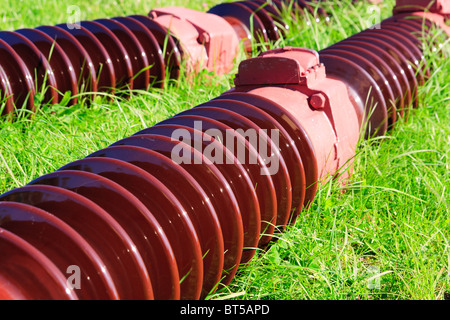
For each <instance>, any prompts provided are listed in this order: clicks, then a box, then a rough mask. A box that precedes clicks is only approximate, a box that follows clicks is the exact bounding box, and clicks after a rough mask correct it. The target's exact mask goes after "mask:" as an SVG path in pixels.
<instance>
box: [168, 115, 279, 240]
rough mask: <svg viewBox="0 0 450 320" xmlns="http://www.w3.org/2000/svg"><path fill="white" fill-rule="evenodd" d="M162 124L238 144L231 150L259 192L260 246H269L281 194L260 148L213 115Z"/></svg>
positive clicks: (228, 144) (181, 117)
mask: <svg viewBox="0 0 450 320" xmlns="http://www.w3.org/2000/svg"><path fill="white" fill-rule="evenodd" d="M159 124H160V125H162V124H177V125H184V126H189V127H191V128H194V129H197V130H199V131H204V132H205V133H207V134H209V135H211V134H213V133H215V134H217V135H219V134H220V139H217V140H220V142H221V143H222V144H223V145H224V146H225V147H227V146H228V147H230V146H234V147H235V148H236V150H239V151H238V153H239V154H236V153H235V152H234V150H230V151H231V152H232V153H233V154H234V155H235V157H236V159H237V160H238V162H239V163H240V164H241V165H242V166H243V167H244V168H245V169H246V171H247V172H248V174H249V176H250V178H251V180H252V186H253V188H254V189H255V191H256V193H257V196H258V201H259V207H260V214H261V219H260V221H261V228H260V233H261V236H260V239H259V241H258V246H259V247H265V246H266V245H267V243H269V241H270V240H271V238H272V234H273V232H274V230H275V222H276V215H277V196H276V190H275V185H274V182H273V180H272V177H271V176H270V172H269V170H268V168H267V166H266V164H265V162H264V160H263V159H262V157H261V156H260V155H259V153H258V151H257V149H256V148H255V147H254V146H253V145H252V144H251V143H250V142H248V141H247V140H246V139H244V137H243V136H241V135H240V134H238V133H236V132H235V131H234V129H233V128H232V127H230V126H228V125H227V124H224V123H222V122H220V121H217V120H215V119H212V118H210V117H205V116H201V115H176V116H174V117H172V118H169V119H167V120H165V121H162V122H160V123H159Z"/></svg>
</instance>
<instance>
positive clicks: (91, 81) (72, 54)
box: [36, 26, 98, 93]
mask: <svg viewBox="0 0 450 320" xmlns="http://www.w3.org/2000/svg"><path fill="white" fill-rule="evenodd" d="M36 29H37V30H39V31H42V32H44V33H45V34H47V35H48V36H49V37H51V38H52V39H54V40H55V42H56V43H57V44H59V45H60V46H61V48H62V50H63V51H64V52H65V53H66V54H67V56H68V57H69V59H70V62H71V63H72V66H73V68H74V71H75V75H76V79H77V85H78V91H79V92H80V93H86V92H92V93H93V92H97V91H98V85H97V72H96V70H95V68H94V63H93V61H92V59H91V56H90V55H89V53H88V52H87V51H86V49H85V48H84V47H83V45H82V44H81V43H80V42H79V41H78V40H77V39H76V38H75V37H74V36H73V35H71V34H70V33H69V32H67V31H66V30H63V29H61V28H58V27H55V26H40V27H37V28H36Z"/></svg>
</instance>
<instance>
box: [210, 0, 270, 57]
mask: <svg viewBox="0 0 450 320" xmlns="http://www.w3.org/2000/svg"><path fill="white" fill-rule="evenodd" d="M208 13H212V14H215V15H218V16H220V17H222V18H224V19H225V20H226V21H228V23H230V24H231V25H232V27H233V28H234V29H235V31H236V33H237V34H238V36H239V38H240V40H244V43H245V48H246V50H247V51H251V43H250V41H252V40H253V39H254V40H255V41H256V42H258V43H259V42H262V43H267V41H268V39H267V31H266V29H265V28H264V24H263V22H262V21H261V19H260V18H259V17H258V16H257V15H255V14H254V13H253V11H252V10H251V9H249V8H248V7H246V6H244V5H242V4H240V3H237V2H229V3H221V4H218V5H216V6H214V7H212V8H211V9H209V10H208Z"/></svg>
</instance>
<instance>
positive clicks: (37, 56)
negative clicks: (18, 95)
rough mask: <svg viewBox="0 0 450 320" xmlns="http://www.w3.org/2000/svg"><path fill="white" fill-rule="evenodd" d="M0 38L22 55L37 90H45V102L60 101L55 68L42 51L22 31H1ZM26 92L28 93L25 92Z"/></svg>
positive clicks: (53, 102)
mask: <svg viewBox="0 0 450 320" xmlns="http://www.w3.org/2000/svg"><path fill="white" fill-rule="evenodd" d="M0 39H2V40H3V41H5V42H6V43H8V44H9V45H10V46H11V47H12V48H13V49H14V51H15V52H16V53H17V54H18V55H19V56H20V57H21V59H22V61H23V62H24V63H25V65H26V66H27V68H28V70H29V72H30V74H31V75H32V76H33V78H32V80H33V81H34V83H35V84H36V92H38V93H40V92H43V93H44V96H43V97H42V99H43V101H42V102H43V103H51V104H55V103H58V101H59V96H58V92H57V83H56V79H55V75H54V74H53V71H52V70H53V68H52V67H51V66H50V64H49V62H48V60H47V59H46V58H45V56H44V55H43V54H42V52H41V51H39V49H38V48H37V47H36V46H35V45H34V43H33V42H32V41H30V40H28V39H27V38H26V37H24V36H23V35H21V34H20V33H17V32H13V31H0ZM24 94H26V93H25V92H24Z"/></svg>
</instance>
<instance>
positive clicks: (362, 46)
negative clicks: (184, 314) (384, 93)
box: [333, 39, 411, 117]
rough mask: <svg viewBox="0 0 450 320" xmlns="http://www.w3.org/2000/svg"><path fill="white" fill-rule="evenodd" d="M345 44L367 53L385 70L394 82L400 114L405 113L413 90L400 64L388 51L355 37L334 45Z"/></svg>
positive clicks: (388, 77)
mask: <svg viewBox="0 0 450 320" xmlns="http://www.w3.org/2000/svg"><path fill="white" fill-rule="evenodd" d="M341 45H343V46H352V50H354V51H355V52H359V53H360V54H362V55H365V56H366V57H368V58H369V59H372V60H374V64H375V65H376V66H377V67H378V68H379V69H380V70H381V71H382V72H383V74H384V76H385V77H386V79H388V81H389V83H392V87H393V90H395V91H394V95H395V97H396V99H397V101H398V108H397V109H398V110H399V113H400V116H401V117H403V116H404V115H405V109H407V108H408V107H409V106H410V104H411V92H410V88H409V83H408V79H407V78H406V76H405V74H404V73H403V72H402V69H401V67H400V65H399V64H398V63H397V62H396V61H395V60H394V59H393V58H392V57H391V56H390V55H388V54H386V52H384V51H383V50H381V49H380V48H378V47H377V46H375V45H373V44H370V43H366V42H363V41H358V40H355V39H347V40H343V41H341V42H339V43H336V44H335V45H333V47H336V48H339V47H340V46H341Z"/></svg>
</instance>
